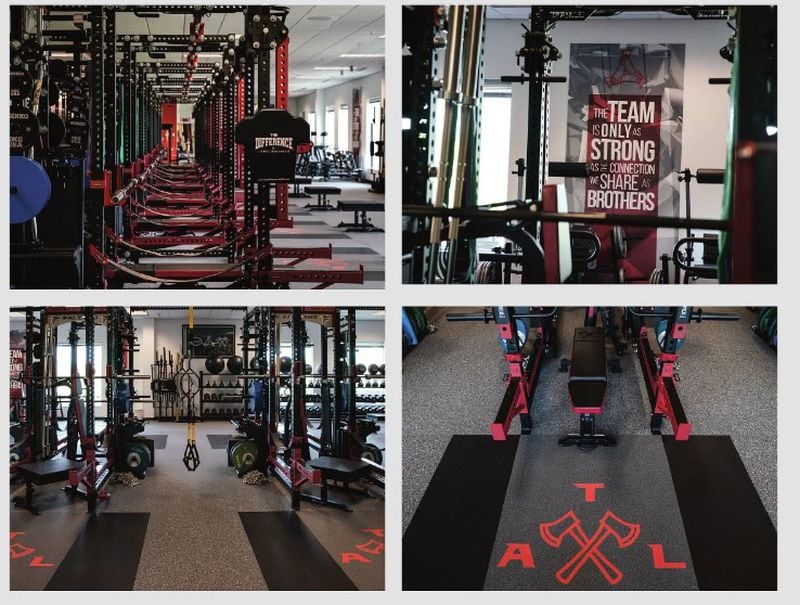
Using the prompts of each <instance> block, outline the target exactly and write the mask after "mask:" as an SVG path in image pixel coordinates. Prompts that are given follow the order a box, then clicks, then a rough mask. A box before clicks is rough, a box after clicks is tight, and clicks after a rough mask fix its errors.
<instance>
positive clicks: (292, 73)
mask: <svg viewBox="0 0 800 605" xmlns="http://www.w3.org/2000/svg"><path fill="white" fill-rule="evenodd" d="M191 20H192V18H191V16H190V15H175V14H169V15H167V14H162V15H161V16H159V17H158V18H153V17H148V18H141V17H138V16H136V15H135V14H133V13H132V12H124V13H118V14H117V17H116V28H117V33H118V34H122V35H125V34H130V35H137V34H138V35H148V34H152V35H157V34H187V33H188V32H189V23H190V21H191ZM204 23H205V32H206V33H207V34H214V35H216V34H241V33H242V32H243V29H244V16H243V15H242V14H241V13H226V14H211V15H207V16H206V17H204ZM286 24H287V26H288V28H289V41H290V42H289V82H290V89H289V90H290V96H296V95H304V94H308V93H310V92H312V91H314V90H317V89H321V88H328V87H330V86H335V85H338V84H341V83H343V82H347V81H349V80H354V79H357V78H361V77H364V76H366V75H371V74H374V73H378V72H381V71H383V69H384V57H383V56H379V57H354V58H342V57H341V56H340V55H342V54H356V55H364V54H367V55H376V54H377V55H383V53H384V52H385V44H384V39H383V35H384V25H385V21H384V8H383V6H372V5H370V6H353V5H349V6H348V5H332V6H329V5H325V6H313V5H312V6H295V7H290V11H289V15H288V16H287V18H286ZM53 27H57V28H60V29H69V28H71V27H73V26H72V24H70V23H67V22H57V23H54V24H53ZM185 58H186V53H181V52H176V53H168V54H167V57H166V58H165V59H164V60H166V61H178V62H182V61H184V60H185ZM331 66H334V67H343V68H344V69H343V70H341V71H328V70H319V69H315V68H317V67H331ZM351 66H352V69H351Z"/></svg>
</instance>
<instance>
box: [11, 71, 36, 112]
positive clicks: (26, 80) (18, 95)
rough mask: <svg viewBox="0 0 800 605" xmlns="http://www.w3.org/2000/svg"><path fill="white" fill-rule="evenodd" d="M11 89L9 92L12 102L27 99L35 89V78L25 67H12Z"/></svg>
mask: <svg viewBox="0 0 800 605" xmlns="http://www.w3.org/2000/svg"><path fill="white" fill-rule="evenodd" d="M10 76H11V89H10V90H9V93H10V95H11V98H12V99H13V101H12V102H15V101H16V102H17V103H18V102H20V101H21V100H22V99H26V98H28V97H29V96H30V95H31V92H32V91H33V78H32V77H31V74H29V73H28V72H27V71H25V70H24V69H20V68H19V67H17V68H13V67H12V68H11V73H10Z"/></svg>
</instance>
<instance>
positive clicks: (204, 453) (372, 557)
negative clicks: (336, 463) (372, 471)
mask: <svg viewBox="0 0 800 605" xmlns="http://www.w3.org/2000/svg"><path fill="white" fill-rule="evenodd" d="M197 427H198V428H197V447H198V450H199V453H200V460H201V463H200V467H199V468H198V469H197V470H196V471H195V472H189V471H187V470H186V468H185V467H184V466H183V462H182V457H183V449H184V447H185V445H186V425H185V424H174V423H167V422H149V423H148V424H147V425H146V430H145V433H144V435H147V436H151V437H154V436H156V435H162V436H163V437H159V438H158V440H159V441H162V442H164V448H163V449H157V450H156V463H155V466H154V467H153V468H151V469H150V470H149V471H148V473H147V476H146V477H145V479H144V480H142V481H140V482H139V485H137V486H135V487H126V486H124V485H119V484H117V485H109V487H108V491H109V493H110V495H111V498H110V500H108V501H107V502H105V503H100V504H99V505H98V512H97V514H95V515H88V514H87V512H86V503H85V502H84V501H83V500H80V499H75V501H74V502H71V501H70V498H69V497H67V496H66V495H65V493H64V492H63V491H61V487H62V486H63V483H56V484H52V485H47V486H42V487H38V488H37V491H36V494H35V500H34V501H35V502H36V503H37V504H38V505H39V506H40V507H41V515H39V516H34V515H32V514H31V513H30V512H28V511H26V510H22V509H14V507H13V505H12V507H11V523H10V529H11V542H12V546H11V552H12V556H11V589H12V590H25V589H29V590H42V589H47V590H72V589H80V590H89V589H97V590H101V589H102V590H270V589H271V590H292V589H296V590H355V589H362V590H380V589H382V588H383V586H384V552H383V541H384V540H383V530H384V504H383V494H382V493H381V492H380V490H377V489H372V490H371V491H372V492H373V496H374V497H367V496H361V495H357V494H355V493H347V492H343V491H341V490H335V489H334V490H331V493H330V497H331V499H336V500H339V501H345V502H347V503H348V504H349V505H350V506H351V507H352V509H353V512H344V511H340V510H336V509H333V508H328V507H322V506H318V505H316V504H313V503H310V502H303V503H302V506H301V510H300V511H298V512H293V511H291V505H290V497H289V492H288V491H287V490H286V489H285V488H284V487H283V485H281V484H280V483H279V482H278V480H277V479H275V478H270V479H269V481H268V483H266V484H265V485H261V486H252V485H245V484H244V483H243V482H242V481H241V480H240V479H238V478H237V477H236V473H234V471H233V469H232V468H230V467H228V466H227V463H226V454H225V449H224V443H223V440H222V439H216V440H215V439H213V436H214V435H232V434H234V431H233V430H232V427H231V425H230V423H228V422H221V421H206V422H202V423H198V425H197ZM212 441H217V442H218V443H217V445H219V444H221V443H222V449H214V448H213V444H212ZM23 492H24V486H19V487H17V488H16V489H15V490H14V492H13V493H12V495H21V494H22V493H23Z"/></svg>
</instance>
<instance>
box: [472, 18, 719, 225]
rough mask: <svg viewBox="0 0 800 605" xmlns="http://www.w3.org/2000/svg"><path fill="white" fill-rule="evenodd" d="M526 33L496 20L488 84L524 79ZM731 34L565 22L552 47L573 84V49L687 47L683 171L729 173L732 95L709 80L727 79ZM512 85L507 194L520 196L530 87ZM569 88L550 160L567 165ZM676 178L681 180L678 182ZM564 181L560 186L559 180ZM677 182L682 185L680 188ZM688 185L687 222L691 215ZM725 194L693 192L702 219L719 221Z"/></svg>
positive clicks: (490, 35) (659, 24)
mask: <svg viewBox="0 0 800 605" xmlns="http://www.w3.org/2000/svg"><path fill="white" fill-rule="evenodd" d="M522 33H523V29H522V27H521V26H520V22H519V21H512V20H495V19H492V20H489V21H488V24H487V29H486V57H485V77H486V78H487V79H499V78H500V76H501V75H515V74H519V73H520V70H519V68H518V67H517V63H516V56H515V53H516V52H517V50H519V48H521V47H522V44H523V40H522ZM729 33H730V30H729V29H728V27H727V26H726V24H725V22H724V21H718V20H714V21H692V20H690V19H649V20H633V19H624V20H605V19H603V20H600V19H597V20H590V21H584V22H565V23H559V24H558V25H557V26H556V28H555V30H554V31H553V44H555V46H556V47H557V48H558V49H559V50H560V51H561V53H562V55H563V58H561V59H560V60H558V61H556V63H555V65H554V68H553V75H555V76H566V77H567V78H568V77H569V52H570V44H571V43H593V42H597V43H646V42H649V43H676V44H677V43H682V44H685V45H686V70H685V79H684V106H683V111H684V114H683V137H682V139H683V140H682V150H681V164H682V166H683V167H689V168H691V169H692V170H696V169H697V168H723V167H724V165H725V142H726V137H727V130H728V92H727V87H726V86H710V85H709V84H708V78H709V77H727V76H729V75H730V64H729V63H727V62H726V61H724V60H723V59H722V58H720V56H719V48H720V47H721V46H723V45H724V44H725V43H726V42H727V40H728V36H729ZM511 86H512V91H513V92H512V116H513V123H512V124H510V125H509V129H510V133H511V139H510V140H511V154H510V156H509V167H508V173H509V178H508V195H509V197H514V196H515V194H516V188H517V177H515V176H513V175H511V170H512V169H514V161H515V160H516V159H517V158H521V157H525V146H526V140H527V100H528V95H527V85H520V84H513V85H511ZM568 86H569V84H568V83H565V84H553V85H551V103H550V112H551V113H550V126H551V131H550V159H551V160H552V161H563V160H564V158H565V156H566V142H567V133H566V126H567V90H568ZM676 178H677V177H676ZM559 180H560V179H554V181H556V182H557V181H559ZM676 182H677V181H676ZM684 202H685V200H684V198H683V185H681V215H683V213H684V212H685V208H684ZM721 204H722V187H721V186H719V185H696V186H693V187H692V213H693V215H694V216H695V217H697V218H700V217H703V218H719V216H720V211H721V210H720V209H721Z"/></svg>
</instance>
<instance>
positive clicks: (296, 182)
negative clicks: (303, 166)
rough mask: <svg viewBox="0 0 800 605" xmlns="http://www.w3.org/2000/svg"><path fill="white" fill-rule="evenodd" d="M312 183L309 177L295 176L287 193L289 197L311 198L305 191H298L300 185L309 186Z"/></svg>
mask: <svg viewBox="0 0 800 605" xmlns="http://www.w3.org/2000/svg"><path fill="white" fill-rule="evenodd" d="M312 182H313V179H312V178H311V177H310V176H296V177H294V179H292V191H291V192H290V193H289V197H293V198H296V197H311V195H309V194H308V193H306V192H305V191H300V185H310V184H311V183H312Z"/></svg>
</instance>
